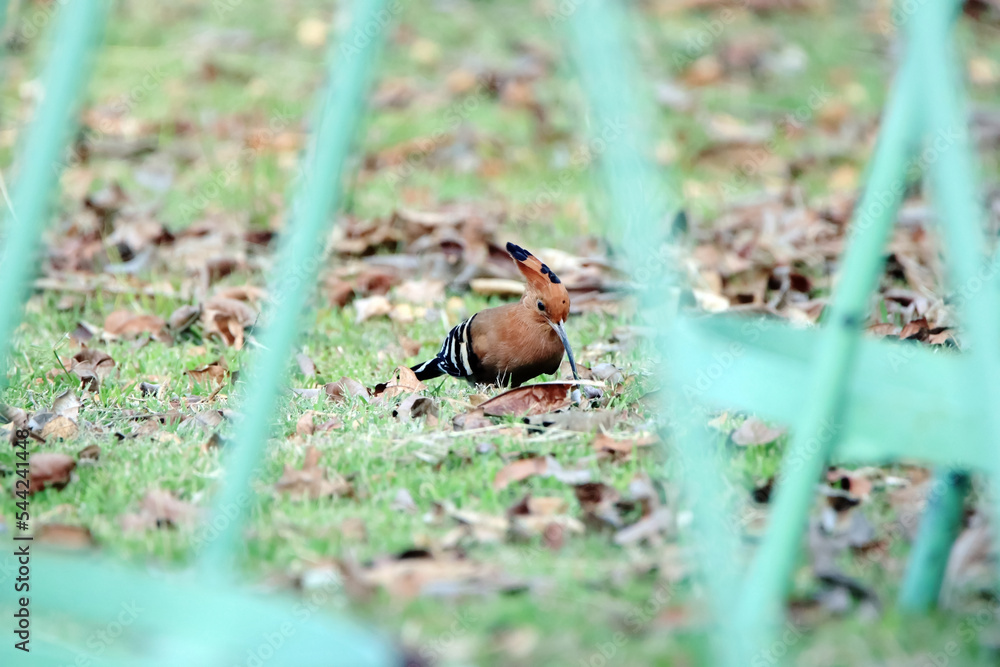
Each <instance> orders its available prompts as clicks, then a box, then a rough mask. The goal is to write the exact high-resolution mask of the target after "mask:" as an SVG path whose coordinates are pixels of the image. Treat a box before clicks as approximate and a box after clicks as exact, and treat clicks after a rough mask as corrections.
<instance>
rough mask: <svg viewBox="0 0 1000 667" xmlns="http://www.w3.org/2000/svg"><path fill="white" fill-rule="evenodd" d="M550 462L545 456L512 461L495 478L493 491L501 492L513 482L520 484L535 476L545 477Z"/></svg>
mask: <svg viewBox="0 0 1000 667" xmlns="http://www.w3.org/2000/svg"><path fill="white" fill-rule="evenodd" d="M547 470H548V462H547V460H546V458H545V457H544V456H530V457H528V458H525V459H518V460H516V461H512V462H510V463H508V464H507V465H505V466H504V467H503V468H501V469H500V470H499V471H498V472H497V474H496V476H495V477H494V478H493V489H494V490H495V491H500V490H502V489H505V488H507V486H508V485H510V484H511V483H513V482H520V481H521V480H523V479H527V478H529V477H532V476H534V475H544V474H545V473H546V471H547Z"/></svg>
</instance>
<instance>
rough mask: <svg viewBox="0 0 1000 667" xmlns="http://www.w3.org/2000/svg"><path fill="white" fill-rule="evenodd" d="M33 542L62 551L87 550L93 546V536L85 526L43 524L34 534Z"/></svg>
mask: <svg viewBox="0 0 1000 667" xmlns="http://www.w3.org/2000/svg"><path fill="white" fill-rule="evenodd" d="M34 538H35V541H37V542H43V543H45V544H50V545H52V546H56V547H60V548H63V549H87V548H89V547H92V546H94V545H95V544H96V543H95V542H94V536H93V535H92V534H91V532H90V529H89V528H87V527H86V526H70V525H67V524H63V523H43V524H42V525H41V526H39V527H38V529H37V530H36V531H35V534H34Z"/></svg>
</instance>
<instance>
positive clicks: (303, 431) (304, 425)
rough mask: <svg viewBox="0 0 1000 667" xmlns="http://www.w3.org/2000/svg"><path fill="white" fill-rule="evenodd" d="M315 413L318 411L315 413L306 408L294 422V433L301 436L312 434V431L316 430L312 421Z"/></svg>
mask: <svg viewBox="0 0 1000 667" xmlns="http://www.w3.org/2000/svg"><path fill="white" fill-rule="evenodd" d="M317 414H319V413H317V412H316V411H315V410H306V411H305V412H304V413H302V416H301V417H299V419H298V421H297V422H295V435H301V436H307V435H312V434H313V432H315V431H316V426H315V424H314V423H313V417H315V416H316V415H317Z"/></svg>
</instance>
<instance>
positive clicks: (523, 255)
mask: <svg viewBox="0 0 1000 667" xmlns="http://www.w3.org/2000/svg"><path fill="white" fill-rule="evenodd" d="M507 252H508V253H510V256H511V257H513V258H514V259H516V260H517V261H519V262H525V261H527V260H528V258H529V257H534V255H532V254H531V253H530V252H528V251H527V250H525V249H524V248H522V247H521V246H519V245H514V244H513V243H510V242H509V241H508V242H507ZM542 273H544V274H545V275H547V276H548V277H549V280H551V281H552V282H553V283H555V284H556V285H558V284H559V283H561V282H562V281H561V280H559V276H557V275H556V274H555V273H554V272H553V271H552V269H550V268H549V267H548V266H546V265H545V264H542Z"/></svg>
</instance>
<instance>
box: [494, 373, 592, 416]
mask: <svg viewBox="0 0 1000 667" xmlns="http://www.w3.org/2000/svg"><path fill="white" fill-rule="evenodd" d="M575 386H576V385H574V384H573V383H571V382H543V383H540V384H532V385H528V386H526V387H518V388H516V389H511V390H509V391H505V392H504V393H502V394H500V395H499V396H494V397H493V398H491V399H490V400H488V401H486V402H485V403H483V404H482V405H480V406H479V409H480V410H482V411H483V414H485V415H488V416H490V417H501V416H503V415H540V414H543V413H546V412H553V411H554V410H559V409H561V408H565V407H568V406H569V405H571V404H572V402H573V399H572V392H573V388H574V387H575Z"/></svg>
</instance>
